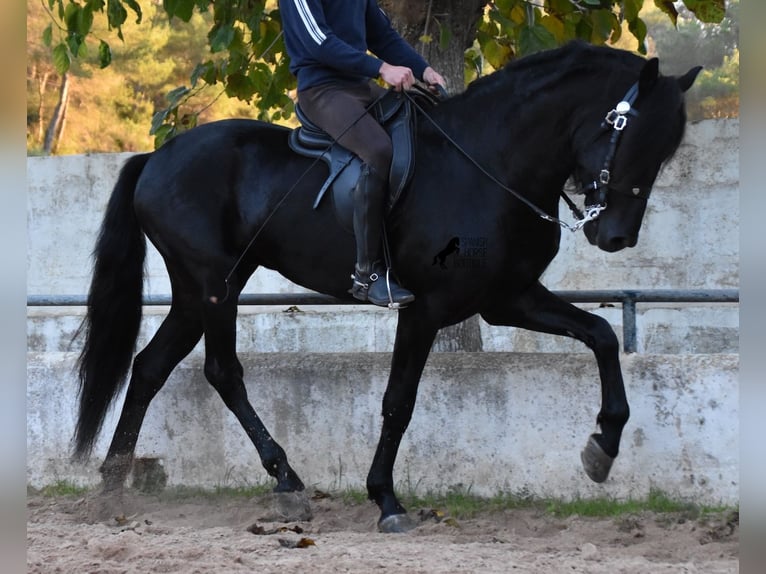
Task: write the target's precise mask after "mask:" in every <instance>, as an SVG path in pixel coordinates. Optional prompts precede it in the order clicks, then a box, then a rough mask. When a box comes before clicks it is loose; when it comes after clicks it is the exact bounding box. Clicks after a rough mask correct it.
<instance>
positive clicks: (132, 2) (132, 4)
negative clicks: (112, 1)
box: [125, 0, 143, 24]
mask: <svg viewBox="0 0 766 574" xmlns="http://www.w3.org/2000/svg"><path fill="white" fill-rule="evenodd" d="M125 4H127V5H128V7H129V8H130V9H131V10H133V12H134V13H135V14H136V24H140V23H141V18H142V17H143V12H142V11H141V6H140V5H139V4H138V2H136V0H125Z"/></svg>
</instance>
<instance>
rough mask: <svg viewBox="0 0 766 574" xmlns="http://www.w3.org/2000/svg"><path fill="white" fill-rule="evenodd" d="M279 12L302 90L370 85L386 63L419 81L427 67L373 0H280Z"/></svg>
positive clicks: (293, 71) (286, 42)
mask: <svg viewBox="0 0 766 574" xmlns="http://www.w3.org/2000/svg"><path fill="white" fill-rule="evenodd" d="M279 11H280V14H281V16H282V29H283V30H284V35H285V46H286V47H287V53H288V55H289V56H290V70H291V71H292V73H293V74H295V75H296V77H297V78H298V90H305V89H306V88H310V87H313V86H318V85H320V84H325V83H328V82H333V81H353V82H359V81H369V79H370V78H376V77H378V71H379V70H380V66H381V65H382V64H383V62H384V61H385V62H388V63H389V64H391V65H394V66H407V67H409V68H410V69H412V72H413V73H414V74H415V77H416V78H419V79H422V78H423V71H424V70H425V69H426V68H427V67H428V64H427V63H426V61H425V60H424V59H423V58H422V57H421V56H420V54H418V53H417V52H416V51H415V50H414V49H413V48H412V46H410V45H409V44H408V43H407V42H405V41H404V40H403V39H402V37H401V36H400V35H399V34H398V33H397V32H396V31H395V30H394V29H393V27H392V26H391V21H390V20H389V19H388V16H386V14H385V13H384V12H383V11H382V10H381V9H380V7H379V6H378V3H377V2H376V1H375V0H280V1H279ZM368 50H369V51H370V52H372V53H373V54H375V56H372V55H370V54H368V53H367V51H368Z"/></svg>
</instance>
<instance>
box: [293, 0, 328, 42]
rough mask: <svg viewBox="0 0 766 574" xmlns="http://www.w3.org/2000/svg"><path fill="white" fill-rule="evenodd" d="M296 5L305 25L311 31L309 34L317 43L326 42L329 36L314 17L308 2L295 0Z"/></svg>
mask: <svg viewBox="0 0 766 574" xmlns="http://www.w3.org/2000/svg"><path fill="white" fill-rule="evenodd" d="M295 7H296V8H297V10H298V14H300V17H301V20H303V25H304V26H306V31H307V32H308V33H309V36H311V39H312V40H314V42H316V43H317V44H321V43H322V42H324V41H325V39H326V38H327V37H326V36H325V34H324V32H322V30H321V29H320V28H319V25H318V24H317V21H316V20H315V19H314V15H313V14H312V13H311V10H310V9H309V7H308V4H306V0H295Z"/></svg>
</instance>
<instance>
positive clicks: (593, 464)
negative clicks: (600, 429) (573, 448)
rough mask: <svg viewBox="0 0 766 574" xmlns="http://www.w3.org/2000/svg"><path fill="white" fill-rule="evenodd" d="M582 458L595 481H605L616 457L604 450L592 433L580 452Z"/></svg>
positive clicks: (584, 465) (586, 469) (587, 471)
mask: <svg viewBox="0 0 766 574" xmlns="http://www.w3.org/2000/svg"><path fill="white" fill-rule="evenodd" d="M580 460H582V465H583V467H584V468H585V472H586V473H587V474H588V476H589V477H590V479H591V480H592V481H593V482H604V481H605V480H606V478H607V477H608V476H609V471H610V470H611V469H612V464H613V463H614V458H612V457H611V456H609V455H608V454H606V453H605V452H604V449H602V448H601V445H599V444H598V441H597V440H596V437H595V435H590V438H588V442H587V444H586V445H585V448H584V449H583V450H582V452H581V453H580Z"/></svg>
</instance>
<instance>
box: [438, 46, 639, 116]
mask: <svg viewBox="0 0 766 574" xmlns="http://www.w3.org/2000/svg"><path fill="white" fill-rule="evenodd" d="M643 61H644V60H643V58H641V57H640V56H636V55H635V54H632V53H630V52H627V51H625V50H617V49H614V48H609V47H606V46H593V45H591V44H586V43H585V42H582V41H579V40H574V41H572V42H569V43H567V44H565V45H564V46H561V47H560V48H555V49H553V50H545V51H542V52H537V53H535V54H531V55H529V56H524V57H522V58H519V59H517V60H512V61H511V62H509V63H508V64H506V65H505V66H504V67H503V68H502V69H500V70H497V71H496V72H493V73H491V74H488V75H486V76H482V77H480V78H478V79H476V80H474V81H473V82H471V83H470V84H469V85H468V87H467V88H466V89H465V91H463V92H462V93H459V94H456V95H455V96H453V97H451V98H450V100H449V101H453V100H454V101H456V102H460V103H461V104H464V103H465V100H472V99H474V98H481V97H482V96H483V95H485V94H497V93H498V89H499V88H502V87H512V88H513V90H512V91H511V92H510V93H514V94H516V95H517V96H518V97H520V98H525V97H528V96H529V95H531V94H534V93H537V92H539V90H541V89H543V88H545V87H546V86H549V85H556V84H559V83H560V82H561V81H562V80H564V79H566V78H568V77H570V76H572V75H575V74H580V75H581V74H584V73H596V74H603V75H604V76H607V77H608V76H609V75H610V72H613V71H614V70H615V68H622V69H634V70H636V72H637V71H638V70H639V69H640V66H641V65H642V63H643Z"/></svg>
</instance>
